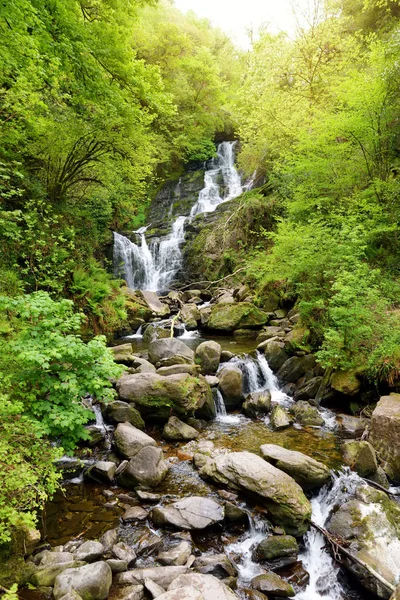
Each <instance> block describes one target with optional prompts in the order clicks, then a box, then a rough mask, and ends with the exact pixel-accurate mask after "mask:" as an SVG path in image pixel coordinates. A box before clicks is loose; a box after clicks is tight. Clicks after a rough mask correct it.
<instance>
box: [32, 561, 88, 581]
mask: <svg viewBox="0 0 400 600" xmlns="http://www.w3.org/2000/svg"><path fill="white" fill-rule="evenodd" d="M83 564H84V563H83V562H81V561H77V560H70V561H68V562H61V563H55V564H54V563H51V564H48V565H43V566H42V565H41V566H40V567H38V568H37V569H36V570H35V572H34V573H33V575H32V577H31V582H32V583H33V585H35V586H37V587H47V586H53V585H54V582H55V580H56V578H57V577H58V575H59V574H60V573H62V572H63V571H65V570H66V569H71V568H72V567H79V566H82V565H83Z"/></svg>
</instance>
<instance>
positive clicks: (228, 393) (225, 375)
mask: <svg viewBox="0 0 400 600" xmlns="http://www.w3.org/2000/svg"><path fill="white" fill-rule="evenodd" d="M218 377H219V389H220V391H221V394H222V396H223V398H224V402H225V406H226V408H227V409H228V410H233V409H234V408H236V407H237V406H238V405H239V404H240V403H241V402H242V401H243V400H244V395H243V373H242V371H241V370H240V369H239V368H238V367H234V366H226V367H224V368H223V369H222V370H221V371H220V372H219V375H218Z"/></svg>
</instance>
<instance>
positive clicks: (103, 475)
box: [87, 460, 117, 483]
mask: <svg viewBox="0 0 400 600" xmlns="http://www.w3.org/2000/svg"><path fill="white" fill-rule="evenodd" d="M116 468H117V467H116V465H115V463H113V462H110V461H105V460H99V461H97V462H96V463H95V464H94V465H93V467H91V468H90V469H89V471H88V473H87V475H88V476H89V477H90V478H91V479H94V480H95V481H99V482H100V483H112V481H114V476H115V471H116Z"/></svg>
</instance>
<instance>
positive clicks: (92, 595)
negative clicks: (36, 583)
mask: <svg viewBox="0 0 400 600" xmlns="http://www.w3.org/2000/svg"><path fill="white" fill-rule="evenodd" d="M111 582H112V571H111V568H110V566H109V565H108V564H107V563H106V562H102V561H100V562H95V563H92V564H90V565H85V566H83V567H78V568H76V569H67V570H66V571H64V572H63V573H60V575H58V576H57V578H56V581H55V584H54V589H53V596H54V598H55V600H59V599H60V598H62V597H63V596H65V594H68V593H69V592H71V591H72V590H74V591H75V592H77V593H78V594H79V595H80V596H81V598H82V600H106V598H108V594H109V591H110V587H111Z"/></svg>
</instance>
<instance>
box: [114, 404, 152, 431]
mask: <svg viewBox="0 0 400 600" xmlns="http://www.w3.org/2000/svg"><path fill="white" fill-rule="evenodd" d="M106 419H107V421H109V422H110V423H125V422H126V423H130V424H131V425H133V426H134V427H136V428H137V429H144V427H145V423H144V421H143V419H142V417H141V415H140V412H139V411H138V410H136V408H134V407H133V406H132V405H131V404H128V402H123V401H122V400H115V401H114V402H110V404H107V406H106Z"/></svg>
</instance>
